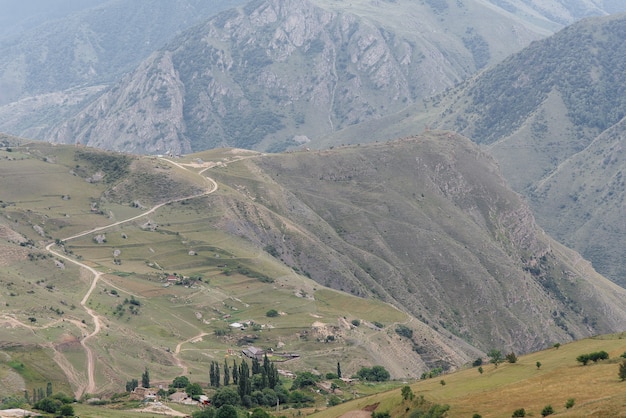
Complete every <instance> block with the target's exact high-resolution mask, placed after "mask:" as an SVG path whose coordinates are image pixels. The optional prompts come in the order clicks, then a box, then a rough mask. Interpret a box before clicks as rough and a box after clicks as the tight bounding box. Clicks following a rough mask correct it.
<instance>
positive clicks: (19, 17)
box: [0, 0, 243, 137]
mask: <svg viewBox="0 0 626 418" xmlns="http://www.w3.org/2000/svg"><path fill="white" fill-rule="evenodd" d="M242 2H243V0H215V1H210V2H205V1H198V0H175V1H156V2H153V1H145V0H140V1H132V2H127V1H122V0H109V1H95V0H93V1H89V2H73V1H71V2H67V1H65V2H59V1H46V2H21V3H19V4H18V2H16V1H15V0H5V1H3V2H2V3H3V5H4V6H6V7H2V10H3V18H5V19H7V20H9V21H10V22H11V24H7V25H6V26H4V28H5V30H6V31H7V33H6V34H5V35H4V36H1V37H0V57H1V58H0V105H2V107H1V108H0V121H1V122H0V125H1V126H2V128H1V129H0V130H2V131H4V132H14V133H16V134H19V135H22V136H30V137H35V136H40V135H42V131H43V130H44V129H45V128H46V127H47V126H50V125H51V124H53V123H54V122H57V121H59V120H62V119H63V117H66V115H67V113H68V112H71V111H72V110H73V107H74V106H76V105H77V104H79V103H83V102H89V100H90V99H92V98H93V97H94V95H95V94H96V93H97V92H98V91H100V90H102V88H103V87H104V86H106V85H107V84H109V83H111V82H113V81H115V80H117V79H119V77H120V76H121V75H122V74H124V73H126V72H128V71H130V70H131V69H133V68H134V67H135V66H136V65H137V64H138V63H139V62H141V60H143V59H145V58H146V57H148V56H149V55H150V53H152V52H153V51H154V50H155V49H158V48H160V47H162V46H163V45H165V44H166V43H167V42H168V41H169V40H171V39H172V38H173V37H174V36H175V35H176V34H178V33H180V32H181V31H182V30H184V29H187V28H189V27H191V26H193V25H194V24H196V23H198V22H200V21H202V20H203V19H205V18H208V17H210V16H212V15H214V14H215V13H217V12H218V11H221V10H224V9H226V8H228V7H233V6H236V5H238V4H241V3H242ZM4 3H6V4H4ZM39 3H43V4H39ZM61 3H62V4H61ZM0 35H1V32H0Z"/></svg>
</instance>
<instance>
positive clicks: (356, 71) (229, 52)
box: [0, 0, 619, 153]
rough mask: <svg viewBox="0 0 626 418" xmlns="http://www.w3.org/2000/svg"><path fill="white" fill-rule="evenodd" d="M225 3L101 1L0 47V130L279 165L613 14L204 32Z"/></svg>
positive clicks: (293, 17)
mask: <svg viewBox="0 0 626 418" xmlns="http://www.w3.org/2000/svg"><path fill="white" fill-rule="evenodd" d="M237 3H239V4H241V2H235V1H230V2H227V1H224V2H219V3H216V2H211V3H210V4H211V5H212V6H208V5H206V2H191V1H181V2H176V3H172V2H163V3H159V7H153V6H152V4H151V3H150V5H147V3H145V2H133V3H130V4H128V3H127V2H120V1H113V2H104V3H102V4H100V5H98V6H97V7H93V8H88V9H85V10H82V11H81V12H80V13H75V14H70V15H69V16H67V17H66V18H64V19H62V21H58V22H51V23H47V24H46V25H43V26H38V27H36V28H35V29H33V31H31V32H26V33H25V34H24V35H22V36H21V37H19V38H18V39H17V40H15V39H14V38H11V39H12V42H8V43H5V45H6V46H5V47H3V48H2V52H3V53H2V55H1V56H3V57H4V58H3V60H1V61H0V80H2V81H1V82H0V85H1V86H3V87H0V97H2V98H3V100H2V102H1V103H0V104H2V103H4V104H5V105H4V106H3V107H2V108H0V131H5V132H9V133H12V134H17V135H21V136H25V137H31V138H36V139H45V140H51V141H54V142H61V143H74V142H76V141H79V142H81V143H83V144H89V145H94V146H98V147H104V148H107V149H116V150H123V151H128V152H140V153H164V152H166V151H168V150H169V151H171V152H173V153H180V152H190V151H198V150H201V149H205V148H207V147H215V146H239V147H247V148H255V149H263V150H271V151H279V150H282V149H287V148H293V147H297V146H300V145H302V144H305V143H308V142H309V141H315V140H316V139H317V138H318V137H320V136H322V135H324V134H329V133H332V132H335V131H337V130H339V129H341V128H343V127H346V126H350V125H353V124H356V123H359V122H362V121H365V120H369V119H376V118H380V117H382V116H384V115H387V114H389V113H393V112H395V111H398V110H400V109H402V108H404V107H406V106H407V105H408V104H410V103H413V102H419V101H421V100H422V99H423V98H425V97H429V96H431V95H433V94H435V93H438V92H441V91H442V90H444V89H445V88H448V87H451V86H453V85H455V84H457V83H459V82H461V81H462V80H464V79H466V78H467V77H468V76H470V75H472V74H474V73H475V72H476V71H478V70H480V69H483V68H485V67H487V66H489V65H492V64H495V63H497V62H499V61H500V60H502V59H503V58H505V57H506V56H508V55H510V54H511V53H513V52H516V51H518V50H519V49H521V48H523V47H524V46H526V45H528V44H529V43H530V42H531V41H533V40H537V39H540V38H543V37H545V36H547V35H549V34H550V33H552V32H553V31H555V30H558V29H559V28H561V27H562V26H563V25H565V24H568V23H571V22H573V21H575V20H577V19H579V18H581V17H584V16H588V15H594V14H606V13H609V12H611V11H613V10H614V9H616V8H618V7H619V5H617V4H612V3H610V2H604V3H600V2H592V1H580V2H576V3H575V4H573V3H571V2H563V3H566V4H561V3H555V2H547V1H539V0H537V1H534V2H522V1H514V2H513V1H512V2H493V3H486V2H480V1H475V0H466V1H462V2H447V1H428V2H424V3H415V2H412V1H406V0H402V1H393V2H389V1H375V2H371V1H365V0H357V1H354V2H352V3H350V5H349V6H348V5H346V4H342V3H337V2H328V1H311V2H309V1H305V0H292V1H282V0H281V1H278V0H275V1H267V2H262V1H253V2H250V3H248V4H247V5H246V6H245V7H240V8H238V9H230V10H229V11H227V12H224V13H223V14H221V15H220V16H219V17H214V18H212V19H209V20H202V18H203V17H205V16H207V15H209V14H210V13H213V12H216V11H218V10H219V9H220V8H225V7H226V6H228V5H236V4H237ZM205 19H206V17H205ZM492 22H499V23H498V25H494V24H493V23H492ZM194 23H197V24H198V25H197V26H195V27H193V28H189V27H190V26H191V25H192V24H194ZM61 28H62V29H61ZM185 28H188V29H187V31H184V32H180V31H182V30H183V29H185ZM179 32H180V34H179V35H178V36H175V35H176V34H177V33H179ZM72 39H74V40H75V41H72V42H68V41H69V40H72ZM65 40H67V41H65ZM165 43H167V46H165V47H163V44H165ZM131 45H132V46H131ZM150 53H153V55H151V56H150V57H148V54H150ZM140 60H143V61H142V62H140ZM302 68H306V71H302ZM129 71H130V73H128V72H129ZM123 73H126V75H125V76H124V78H123V79H121V80H120V78H119V77H121V76H122V74H123ZM120 111H121V112H122V113H120ZM242 118H243V119H245V120H246V121H247V122H246V123H238V122H237V121H238V120H241V119H242ZM247 126H254V128H246V127H247Z"/></svg>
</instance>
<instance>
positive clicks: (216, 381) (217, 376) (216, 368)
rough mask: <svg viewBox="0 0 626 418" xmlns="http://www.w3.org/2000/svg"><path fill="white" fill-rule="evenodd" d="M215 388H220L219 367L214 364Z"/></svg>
mask: <svg viewBox="0 0 626 418" xmlns="http://www.w3.org/2000/svg"><path fill="white" fill-rule="evenodd" d="M215 387H216V388H219V387H220V365H219V364H218V363H217V361H216V362H215Z"/></svg>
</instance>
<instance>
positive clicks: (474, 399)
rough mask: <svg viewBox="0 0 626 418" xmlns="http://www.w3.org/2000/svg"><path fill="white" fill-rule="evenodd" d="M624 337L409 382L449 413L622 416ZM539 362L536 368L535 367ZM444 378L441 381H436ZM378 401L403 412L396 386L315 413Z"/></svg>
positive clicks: (381, 408)
mask: <svg viewBox="0 0 626 418" xmlns="http://www.w3.org/2000/svg"><path fill="white" fill-rule="evenodd" d="M624 337H626V334H615V335H610V336H603V337H597V338H588V339H584V340H581V341H577V342H574V343H570V344H564V345H561V346H560V348H559V349H556V348H551V349H548V350H543V351H539V352H536V353H532V354H528V355H525V356H520V357H519V360H518V362H517V363H515V364H509V363H502V364H500V365H499V366H498V367H497V368H496V367H495V366H494V365H492V364H487V365H483V366H482V367H483V369H484V373H483V374H480V373H479V372H478V370H477V368H468V369H465V370H461V371H459V372H456V373H451V374H446V375H442V376H441V377H437V378H433V379H428V380H423V381H419V382H417V383H413V384H411V385H410V386H411V389H412V391H413V392H414V393H415V394H416V395H417V396H420V395H421V396H424V397H425V399H426V400H428V401H430V402H434V403H439V404H448V405H450V411H449V413H448V416H449V417H450V418H455V417H468V416H472V415H473V414H475V413H478V414H480V415H481V416H483V417H485V418H487V417H504V416H510V414H512V413H513V411H514V410H516V409H518V408H524V409H525V410H526V411H527V413H529V415H530V414H532V415H533V416H539V415H540V412H541V410H542V409H543V407H544V406H546V405H552V406H553V408H554V409H555V411H556V412H557V413H558V414H559V416H572V417H574V416H592V415H593V416H622V414H623V412H621V411H623V402H624V400H625V399H626V396H624V383H623V382H621V381H620V380H619V378H618V376H617V372H618V364H619V362H620V361H621V360H622V359H621V358H620V357H619V356H620V355H621V354H622V353H624V351H626V339H623V338H624ZM600 350H605V351H607V352H609V355H610V359H609V360H607V361H600V362H598V363H597V364H589V365H587V366H581V365H580V364H579V363H577V362H576V357H577V356H578V355H579V354H582V353H588V352H594V351H600ZM538 361H539V362H540V363H541V367H540V368H537V366H536V363H537V362H538ZM442 379H443V380H445V382H446V385H445V386H442V385H441V384H440V380H442ZM570 398H573V399H574V400H575V405H574V407H573V408H571V409H570V410H566V408H565V403H566V402H567V400H568V399H570ZM377 402H380V403H381V405H380V406H379V408H378V409H377V410H378V411H384V410H391V411H396V412H397V415H394V414H392V416H404V415H401V412H403V411H401V409H402V402H401V395H400V390H399V389H394V390H391V391H389V392H386V393H379V394H375V395H372V396H370V397H366V398H363V399H358V400H354V401H351V402H348V403H346V404H342V405H340V406H337V407H334V408H330V409H328V410H326V411H322V412H320V413H317V414H314V415H313V416H315V417H320V418H321V417H324V418H329V417H338V416H340V415H342V414H343V413H345V412H347V411H350V410H355V409H361V408H363V407H364V406H366V405H371V404H374V403H377ZM398 408H400V409H398ZM398 411H400V412H398ZM594 414H595V415H594Z"/></svg>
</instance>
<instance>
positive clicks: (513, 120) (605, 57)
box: [440, 15, 626, 285]
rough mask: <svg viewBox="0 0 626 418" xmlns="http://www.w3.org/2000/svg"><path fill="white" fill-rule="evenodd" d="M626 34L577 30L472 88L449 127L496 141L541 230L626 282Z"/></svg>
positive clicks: (614, 22) (608, 26)
mask: <svg viewBox="0 0 626 418" xmlns="http://www.w3.org/2000/svg"><path fill="white" fill-rule="evenodd" d="M625 34H626V16H624V15H617V16H611V17H605V18H596V19H589V20H585V21H583V22H580V23H578V24H575V25H572V26H571V27H569V28H567V29H565V30H563V31H561V32H559V33H558V34H556V35H554V36H552V37H550V38H548V39H546V40H544V41H540V42H537V43H535V44H533V45H531V46H530V47H528V48H527V49H525V50H524V51H522V52H521V53H519V54H517V55H514V56H512V57H511V58H509V59H507V60H505V62H503V63H502V65H500V66H497V67H495V68H494V69H492V70H490V71H487V72H485V73H484V74H483V75H481V76H480V77H478V78H476V80H473V81H472V82H470V83H468V86H467V87H466V88H465V89H464V90H463V94H462V95H461V96H459V99H458V100H455V102H454V103H453V104H450V103H447V104H446V105H445V106H448V108H449V109H450V110H448V115H446V116H445V117H444V118H443V121H442V122H441V123H440V126H447V127H449V128H451V129H456V130H458V131H459V132H462V133H464V134H465V135H468V136H470V137H471V138H473V139H474V140H475V141H477V142H479V143H483V144H486V145H487V146H488V148H489V150H490V152H491V153H492V154H493V155H494V156H495V157H496V158H497V159H498V161H499V162H500V165H501V167H502V170H503V173H504V175H505V177H507V179H508V181H509V182H510V184H511V185H512V186H513V187H514V188H515V189H517V190H519V191H521V192H523V193H525V194H527V196H528V197H529V199H530V203H531V205H532V207H533V209H534V211H535V213H536V215H537V218H538V221H539V223H540V224H541V225H543V226H544V227H545V228H546V230H547V231H548V232H549V233H550V234H551V235H552V236H554V237H555V238H557V239H558V240H560V241H561V242H563V243H565V244H566V245H568V246H570V247H572V248H574V249H576V250H578V251H580V252H581V254H582V255H583V256H584V257H585V258H587V259H589V260H591V261H592V262H593V265H594V267H595V268H596V269H597V270H598V271H599V272H601V273H602V274H604V275H606V276H607V277H610V278H611V279H612V280H614V281H616V282H618V283H620V284H622V285H624V284H626V282H625V281H624V277H625V276H624V273H625V272H626V266H624V262H623V260H624V257H625V256H626V252H624V250H623V248H622V245H621V241H622V240H621V237H622V236H623V234H624V232H626V229H625V226H624V225H623V222H622V221H621V220H622V218H623V213H622V209H621V206H622V202H623V201H624V198H625V197H626V196H625V194H624V187H623V184H622V181H621V173H622V170H623V169H624V163H625V160H624V157H623V156H622V152H621V151H620V150H621V148H622V143H623V134H622V132H623V126H624V121H623V118H624V116H625V115H626V101H625V100H624V97H625V96H626V84H624V82H623V80H622V79H621V76H620V74H622V73H623V71H624V70H625V69H626V49H625V48H624V45H623V42H622V40H623V39H624V36H625ZM462 102H465V103H462Z"/></svg>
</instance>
